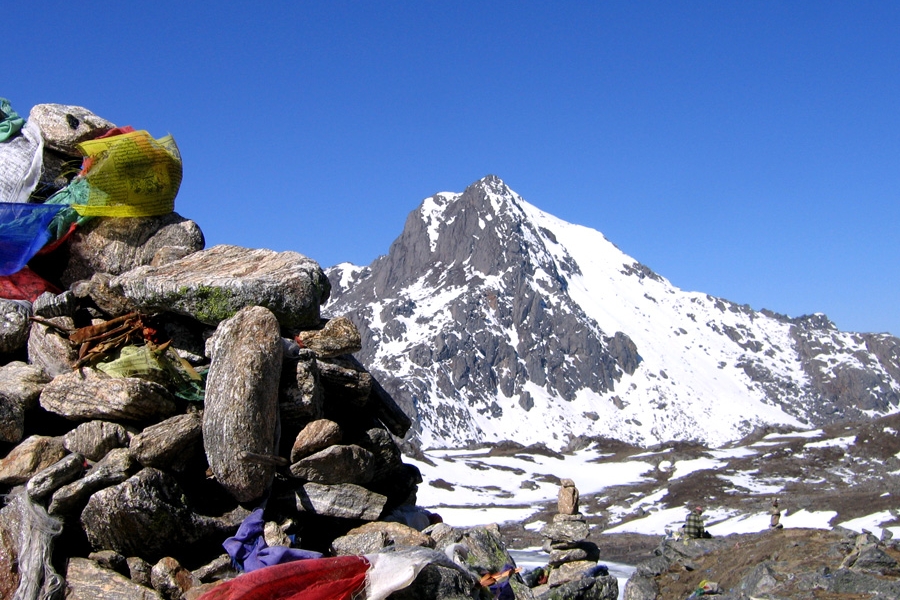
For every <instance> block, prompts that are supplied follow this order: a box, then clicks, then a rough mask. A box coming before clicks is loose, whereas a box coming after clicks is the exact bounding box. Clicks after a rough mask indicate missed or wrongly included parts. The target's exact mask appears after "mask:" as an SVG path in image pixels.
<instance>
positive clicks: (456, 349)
mask: <svg viewBox="0 0 900 600" xmlns="http://www.w3.org/2000/svg"><path fill="white" fill-rule="evenodd" d="M327 273H328V276H329V279H330V280H331V283H332V287H333V290H332V297H331V300H330V301H329V304H328V305H327V306H326V307H325V311H326V313H328V314H331V315H339V314H346V315H348V316H350V318H351V319H353V320H354V322H355V323H356V324H357V326H359V328H360V330H361V333H362V335H363V350H362V351H361V352H360V353H359V354H358V358H359V359H360V360H361V362H362V363H363V364H365V365H366V366H367V367H368V368H369V369H370V370H371V371H372V372H373V373H374V374H375V375H376V376H377V377H378V379H379V380H380V381H381V383H382V384H383V385H384V387H385V388H386V389H387V390H388V391H389V392H391V393H392V394H393V395H394V397H395V399H397V401H398V402H399V403H400V404H401V406H403V407H404V408H405V409H406V410H407V412H408V413H409V414H410V415H411V416H412V417H413V418H414V421H415V423H416V425H415V426H414V430H413V436H414V439H415V441H418V442H419V443H420V444H421V445H423V446H424V447H439V446H454V445H459V444H465V443H470V442H482V441H499V440H503V439H510V440H515V441H517V442H519V443H523V444H532V443H545V444H546V445H548V446H549V447H552V448H561V447H563V446H565V445H566V444H567V443H569V442H570V440H571V439H572V438H576V437H578V436H588V437H590V436H607V437H613V438H616V439H620V440H623V441H627V442H629V443H634V444H642V445H650V444H653V443H656V442H660V441H667V440H696V441H700V442H703V443H705V444H707V445H712V446H717V445H721V444H724V443H726V442H728V441H732V440H736V439H739V438H741V437H743V436H744V435H746V434H747V433H749V432H750V431H751V430H753V429H754V428H756V427H758V426H761V425H765V424H781V425H789V426H795V427H810V428H811V427H816V426H821V425H824V424H827V423H832V422H835V421H840V420H844V419H854V420H856V419H859V418H866V417H873V416H878V415H884V414H889V413H892V412H895V411H897V410H898V402H900V340H898V339H897V338H895V337H892V336H889V335H875V334H855V333H845V332H840V331H838V330H837V329H836V328H835V327H834V326H833V325H832V324H831V323H830V322H829V321H828V319H827V318H826V317H825V316H824V315H813V316H806V317H800V318H797V319H791V318H788V317H786V316H783V315H778V314H775V313H772V312H769V311H761V312H758V311H754V310H752V309H751V308H750V307H749V306H741V305H738V304H735V303H733V302H729V301H727V300H724V299H721V298H715V297H712V296H709V295H707V294H703V293H699V292H686V291H683V290H680V289H678V288H677V287H675V286H673V285H672V284H671V283H669V282H668V281H667V280H666V279H665V278H663V277H661V276H660V275H657V274H656V273H654V272H653V271H651V270H650V269H649V268H647V267H646V266H644V265H642V264H640V263H639V262H637V261H636V260H635V259H633V258H631V257H629V256H627V255H626V254H624V253H623V252H621V251H620V250H619V249H618V248H617V247H616V246H615V245H613V244H612V243H610V242H609V241H607V240H606V238H604V236H603V235H602V234H601V233H600V232H598V231H595V230H592V229H589V228H587V227H582V226H579V225H573V224H571V223H566V222H565V221H562V220H560V219H557V218H555V217H553V216H552V215H549V214H547V213H544V212H542V211H541V210H539V209H537V208H536V207H534V206H532V205H531V204H529V203H528V202H526V201H525V200H523V199H522V198H521V197H520V196H519V195H518V194H516V193H515V192H513V191H512V190H510V189H509V188H508V187H507V186H506V185H505V184H504V183H503V182H502V181H501V180H500V179H498V178H497V177H494V176H488V177H485V178H484V179H482V180H480V181H478V182H476V183H474V184H472V185H471V186H469V188H467V189H466V190H465V191H464V192H463V193H461V194H458V193H440V194H436V195H434V196H432V197H430V198H427V199H426V200H425V201H424V202H423V203H422V204H421V206H420V207H419V208H418V209H417V210H415V211H413V212H412V213H410V215H409V217H408V219H407V221H406V226H405V228H404V230H403V233H402V234H401V235H400V237H399V238H397V240H395V241H394V243H393V244H392V246H391V248H390V251H389V253H388V254H387V255H385V256H382V257H379V258H378V259H377V260H375V261H374V262H373V263H372V264H371V265H369V266H368V267H356V266H353V265H349V264H342V265H338V266H336V267H332V268H331V269H328V271H327Z"/></svg>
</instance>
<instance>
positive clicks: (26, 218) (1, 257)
mask: <svg viewBox="0 0 900 600" xmlns="http://www.w3.org/2000/svg"><path fill="white" fill-rule="evenodd" d="M61 208H62V206H60V205H58V204H50V205H47V204H24V203H19V202H0V275H12V274H13V273H17V272H18V271H19V270H21V269H22V267H24V266H25V264H26V263H27V262H28V261H29V260H30V259H31V257H32V256H34V255H35V254H37V251H38V250H40V249H41V247H42V246H43V245H44V244H46V243H47V240H49V239H50V230H49V229H48V228H47V227H48V225H49V224H50V221H51V220H52V219H53V217H54V216H56V213H57V212H59V210H60V209H61Z"/></svg>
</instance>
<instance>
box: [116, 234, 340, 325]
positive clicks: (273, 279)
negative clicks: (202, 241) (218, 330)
mask: <svg viewBox="0 0 900 600" xmlns="http://www.w3.org/2000/svg"><path fill="white" fill-rule="evenodd" d="M109 287H110V290H112V291H113V292H116V293H120V294H122V295H123V296H125V297H126V298H128V299H129V300H130V301H131V302H132V303H133V304H134V305H135V306H137V307H138V308H140V309H141V310H145V311H151V312H152V311H157V310H165V311H169V312H175V313H179V314H183V315H187V316H189V317H193V318H194V319H197V320H198V321H200V322H202V323H206V324H208V325H217V324H218V323H220V322H221V321H224V320H225V319H228V318H230V317H232V316H234V315H235V314H236V313H237V312H238V311H239V310H240V309H242V308H244V307H247V306H264V307H266V308H268V309H269V310H271V311H272V313H273V314H274V315H275V317H276V318H277V319H278V322H279V323H280V324H281V325H282V326H285V327H297V328H304V327H314V326H318V325H319V306H320V305H321V304H322V303H324V302H325V301H326V300H327V299H328V295H329V293H330V291H331V285H330V284H329V282H328V278H327V277H325V273H324V272H323V271H322V269H321V267H319V265H318V263H317V262H316V261H314V260H312V259H310V258H307V257H305V256H303V255H302V254H299V253H297V252H275V251H273V250H267V249H249V248H241V247H239V246H229V245H221V246H214V247H212V248H210V249H208V250H203V251H201V252H195V253H194V254H191V255H189V256H186V257H184V258H182V259H180V260H176V261H174V262H171V263H168V264H165V265H161V266H158V267H153V266H144V267H138V268H136V269H134V270H132V271H129V272H128V273H125V274H123V275H120V276H119V277H115V278H113V279H112V280H111V281H110V283H109Z"/></svg>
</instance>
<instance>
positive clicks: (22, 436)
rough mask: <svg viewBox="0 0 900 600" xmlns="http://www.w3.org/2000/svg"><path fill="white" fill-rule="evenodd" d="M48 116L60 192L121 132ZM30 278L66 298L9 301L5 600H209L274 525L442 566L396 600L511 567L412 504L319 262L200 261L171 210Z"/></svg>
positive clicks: (72, 245) (49, 179)
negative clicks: (102, 141) (258, 523)
mask: <svg viewBox="0 0 900 600" xmlns="http://www.w3.org/2000/svg"><path fill="white" fill-rule="evenodd" d="M35 111H36V112H35ZM35 111H33V115H34V114H38V115H41V120H40V123H41V124H42V129H41V134H42V135H43V136H44V138H45V145H44V150H43V151H44V153H45V154H46V156H45V157H44V164H45V167H44V171H43V172H42V183H43V184H44V185H45V186H46V185H49V186H51V187H52V186H55V187H56V188H57V189H59V188H62V187H64V186H65V185H67V183H68V182H69V181H70V180H71V172H69V171H67V169H66V168H64V167H62V166H60V167H59V168H58V169H57V170H56V171H55V172H51V167H52V165H54V164H56V165H66V164H70V163H71V162H72V160H73V155H74V154H75V153H76V152H77V151H76V150H74V148H75V144H76V143H77V142H79V141H81V140H83V139H90V138H91V136H94V135H98V134H99V133H102V132H104V131H106V130H108V129H110V128H111V127H112V124H110V123H108V122H106V121H104V120H102V119H100V118H99V117H96V116H95V115H92V114H91V113H90V112H89V111H86V110H85V109H81V108H78V107H67V106H62V105H41V106H40V107H35ZM43 123H50V124H52V126H50V125H47V126H44V125H43ZM81 129H85V131H81ZM76 134H78V135H77V136H76ZM76 137H77V138H78V139H75V138H76ZM67 173H69V175H66V174H67ZM32 201H35V202H39V201H40V199H39V198H33V200H32ZM29 267H30V269H31V270H32V271H33V272H34V273H35V274H37V275H38V276H39V277H40V278H43V280H45V281H46V282H48V283H49V285H50V287H55V288H56V289H57V292H58V293H57V292H54V291H46V292H44V293H42V294H40V295H38V296H37V297H35V298H33V299H32V300H22V299H16V300H10V299H0V360H2V363H0V364H2V366H0V456H2V459H0V494H4V495H5V496H6V503H5V506H3V508H2V509H0V597H2V598H12V597H15V598H17V599H18V598H29V599H31V598H56V597H61V596H62V594H63V593H65V595H66V597H67V598H92V599H93V600H96V599H97V598H122V599H125V598H167V599H172V600H177V599H180V598H195V597H198V596H199V595H200V593H201V592H202V591H203V590H204V589H205V588H206V586H208V585H212V584H211V583H208V582H214V581H216V580H221V579H227V578H230V577H234V576H235V575H236V574H237V571H236V570H235V564H236V563H237V564H239V563H240V560H239V559H237V558H234V557H233V556H232V557H229V556H227V555H225V554H224V553H223V545H222V544H223V542H224V541H225V540H226V538H233V537H234V536H235V535H236V532H238V527H239V526H241V524H242V523H246V522H247V519H248V517H250V516H251V515H252V514H253V512H254V510H255V509H263V508H264V515H265V516H264V522H265V527H264V537H263V538H258V539H251V540H246V539H244V540H243V541H242V543H246V544H248V546H253V548H255V550H254V552H255V551H256V550H260V549H261V548H272V547H282V548H284V547H290V548H295V549H299V548H302V549H305V550H309V551H315V552H320V553H324V554H328V555H341V554H356V553H363V552H365V553H378V552H381V551H383V549H384V548H386V547H389V548H391V549H393V548H398V547H401V546H419V547H423V548H426V549H433V550H429V551H430V552H433V554H434V556H433V560H432V559H429V560H428V562H429V566H427V567H426V568H425V571H424V574H423V575H421V576H420V577H419V578H418V579H416V582H415V583H414V584H413V585H412V586H410V587H409V588H407V589H405V590H403V591H402V592H397V595H396V596H392V597H396V598H450V597H453V598H458V597H476V596H477V594H478V593H479V590H481V591H482V592H484V591H485V590H487V588H486V587H485V586H484V585H481V582H480V580H479V576H480V575H485V574H487V575H489V574H490V573H492V572H500V571H501V570H502V569H503V567H504V565H506V564H510V563H512V560H511V559H510V558H509V555H508V553H507V552H506V550H505V548H504V546H503V544H502V542H501V541H500V538H499V533H498V532H497V531H496V530H495V529H485V528H477V529H472V530H459V529H454V528H452V527H450V526H449V525H446V524H443V523H439V522H438V521H440V519H439V518H438V517H436V516H435V515H430V514H429V513H427V512H425V511H423V510H421V509H419V508H417V507H416V506H415V502H416V489H417V485H418V484H419V483H420V482H421V475H420V473H419V471H418V469H417V468H416V467H414V466H412V465H409V464H405V463H404V462H403V461H402V459H401V455H400V451H399V448H398V446H397V444H396V442H395V439H396V438H402V437H403V436H404V434H406V432H407V430H408V429H409V427H410V424H411V423H410V420H409V418H408V417H407V416H406V415H405V414H404V413H403V411H402V410H400V409H399V408H398V406H397V405H396V404H395V403H394V401H393V399H392V398H391V396H390V395H389V394H388V393H387V392H385V391H384V389H383V388H382V387H381V386H380V385H379V383H378V382H377V381H376V380H375V379H374V378H373V377H372V376H371V374H369V373H368V372H367V370H366V369H365V368H364V367H363V366H362V365H361V364H360V363H359V362H358V361H357V360H356V359H355V358H354V357H353V356H352V354H353V353H354V352H356V351H358V350H359V348H360V336H359V333H358V331H357V329H356V327H355V326H353V324H352V323H350V322H349V321H348V320H346V319H344V318H341V317H337V318H333V319H330V320H328V321H322V320H321V318H320V314H319V307H320V305H321V304H322V303H324V302H325V301H326V300H327V298H328V295H329V290H330V285H329V282H328V279H327V278H326V277H325V275H324V273H323V272H322V270H321V268H320V267H319V266H318V264H316V263H315V262H314V261H313V260H310V259H309V258H306V257H304V256H302V255H300V254H297V253H295V252H273V251H269V250H252V249H246V248H240V247H236V246H216V247H213V248H210V249H204V238H203V234H202V232H201V230H200V228H199V227H198V226H197V224H196V223H194V222H193V221H190V220H187V219H184V218H182V217H181V216H179V215H177V214H175V213H171V214H167V215H162V216H151V217H137V218H112V217H110V218H95V219H93V220H90V221H87V222H86V223H84V224H82V225H81V226H79V227H78V228H77V229H76V230H75V232H74V233H73V234H71V235H70V237H68V238H66V239H65V240H64V243H62V244H61V245H60V246H59V247H58V248H57V249H56V250H55V251H54V252H52V253H50V254H48V255H46V256H41V257H36V258H35V259H33V260H32V261H31V262H30V263H29ZM421 530H425V532H424V533H423V532H422V531H421ZM254 544H255V546H254ZM239 545H240V544H239ZM506 583H508V586H507V587H509V588H510V589H513V588H515V589H517V590H518V592H517V596H516V597H519V598H530V597H532V596H531V594H530V591H529V590H528V588H527V587H526V586H525V585H524V583H523V582H522V579H521V577H520V576H518V575H510V576H508V581H507V582H506Z"/></svg>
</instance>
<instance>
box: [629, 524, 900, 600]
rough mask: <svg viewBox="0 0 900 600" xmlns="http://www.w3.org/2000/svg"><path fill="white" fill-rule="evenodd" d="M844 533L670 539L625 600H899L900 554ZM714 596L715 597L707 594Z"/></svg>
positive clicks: (889, 544) (885, 541) (886, 541)
mask: <svg viewBox="0 0 900 600" xmlns="http://www.w3.org/2000/svg"><path fill="white" fill-rule="evenodd" d="M884 531H885V532H887V533H886V535H885V537H884V538H882V539H878V538H876V537H875V536H873V535H872V534H870V533H868V532H865V531H864V532H863V533H861V534H859V533H857V532H855V531H850V530H847V529H842V528H840V527H837V528H834V529H833V530H823V529H800V528H796V529H795V528H791V529H772V530H769V531H763V532H760V533H750V534H743V535H737V534H735V535H730V536H726V537H721V538H712V539H688V540H684V539H682V540H675V539H664V540H663V541H662V542H661V543H660V545H659V547H658V548H657V549H656V551H655V556H654V557H653V558H651V559H649V560H647V561H645V562H643V563H641V564H639V565H638V567H637V569H636V570H635V572H634V573H633V574H632V576H631V578H630V579H629V580H628V583H627V584H626V586H625V596H624V597H625V598H626V600H655V599H656V598H690V597H694V598H696V597H703V596H705V594H704V591H703V590H704V588H706V589H709V588H712V589H714V590H715V589H718V590H720V592H718V593H721V595H716V596H712V597H715V598H722V599H723V600H725V599H726V598H735V599H737V598H784V599H785V600H801V599H806V598H885V599H887V598H898V597H900V562H898V560H897V559H898V558H900V550H898V546H897V544H896V543H894V542H893V541H892V540H891V539H890V532H889V531H888V530H884ZM706 593H710V592H706Z"/></svg>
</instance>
